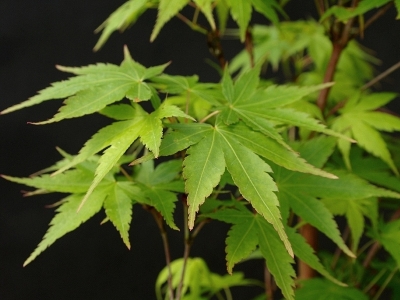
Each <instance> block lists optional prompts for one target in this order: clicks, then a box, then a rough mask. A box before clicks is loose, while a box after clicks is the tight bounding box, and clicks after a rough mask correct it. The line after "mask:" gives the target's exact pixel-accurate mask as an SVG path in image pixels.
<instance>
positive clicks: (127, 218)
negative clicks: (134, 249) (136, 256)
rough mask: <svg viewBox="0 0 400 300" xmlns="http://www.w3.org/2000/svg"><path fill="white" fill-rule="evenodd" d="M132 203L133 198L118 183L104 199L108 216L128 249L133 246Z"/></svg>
mask: <svg viewBox="0 0 400 300" xmlns="http://www.w3.org/2000/svg"><path fill="white" fill-rule="evenodd" d="M132 204H133V203H132V199H131V198H130V197H129V196H128V195H127V194H126V193H125V192H124V190H123V189H120V188H119V186H118V183H116V184H115V185H114V187H113V188H111V189H110V191H109V194H108V197H107V198H106V199H105V201H104V209H105V211H106V215H107V218H108V219H109V220H110V221H111V222H112V223H113V224H114V226H115V228H117V230H118V231H119V233H120V234H121V237H122V240H123V242H124V243H125V245H126V246H127V247H128V249H130V248H131V244H130V242H129V225H130V223H131V220H132Z"/></svg>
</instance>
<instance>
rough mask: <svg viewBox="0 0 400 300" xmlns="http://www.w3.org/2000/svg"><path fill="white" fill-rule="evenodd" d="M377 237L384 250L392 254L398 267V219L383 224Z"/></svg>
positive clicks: (399, 260)
mask: <svg viewBox="0 0 400 300" xmlns="http://www.w3.org/2000/svg"><path fill="white" fill-rule="evenodd" d="M377 239H378V241H379V242H381V243H382V245H383V247H384V248H385V250H386V251H387V252H389V253H390V255H391V256H393V258H394V259H395V261H396V263H397V266H398V267H400V252H399V247H400V242H399V241H400V220H395V221H391V222H388V223H386V224H383V225H382V226H381V228H380V232H379V235H378V237H377Z"/></svg>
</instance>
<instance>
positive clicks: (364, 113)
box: [332, 93, 400, 175]
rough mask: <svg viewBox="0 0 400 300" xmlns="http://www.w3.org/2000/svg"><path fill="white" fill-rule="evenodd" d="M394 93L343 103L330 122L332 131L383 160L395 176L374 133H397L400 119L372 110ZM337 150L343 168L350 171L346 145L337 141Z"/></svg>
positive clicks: (380, 140)
mask: <svg viewBox="0 0 400 300" xmlns="http://www.w3.org/2000/svg"><path fill="white" fill-rule="evenodd" d="M395 97H396V94H394V93H375V94H371V95H361V96H359V97H357V98H354V97H353V98H352V101H349V102H348V103H346V105H345V106H344V107H343V109H342V110H340V112H341V115H340V116H339V117H338V118H336V119H335V120H334V121H333V123H332V129H334V130H337V131H339V132H343V133H347V134H348V135H349V136H351V137H353V138H354V139H355V140H356V141H357V142H358V144H359V146H360V147H362V148H364V149H365V150H366V151H368V152H369V153H371V154H373V155H375V156H377V157H379V158H381V159H382V160H383V161H385V162H386V163H387V164H388V165H389V167H390V168H391V169H392V171H393V172H394V173H395V174H397V175H398V170H397V167H396V166H395V164H394V162H393V159H392V156H391V154H390V152H389V150H388V148H387V145H386V143H385V141H384V139H383V137H382V136H381V134H380V133H379V131H378V130H382V131H389V132H392V131H394V130H397V131H400V119H399V118H397V117H394V116H391V115H389V114H385V113H382V112H377V111H374V109H376V108H378V107H380V106H381V105H384V104H386V103H388V102H389V101H391V100H393V99H394V98H395ZM339 150H340V151H341V152H342V155H343V157H344V160H345V162H346V166H347V167H348V168H349V169H351V165H350V160H349V155H350V144H349V142H347V141H340V143H339Z"/></svg>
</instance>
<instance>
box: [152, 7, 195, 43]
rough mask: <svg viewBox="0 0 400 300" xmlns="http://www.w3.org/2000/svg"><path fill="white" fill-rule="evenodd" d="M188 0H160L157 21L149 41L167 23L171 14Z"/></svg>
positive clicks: (154, 37) (175, 12) (176, 11)
mask: <svg viewBox="0 0 400 300" xmlns="http://www.w3.org/2000/svg"><path fill="white" fill-rule="evenodd" d="M188 2H189V0H174V1H170V0H160V4H159V6H158V15H157V21H156V24H155V25H154V29H153V32H152V33H151V36H150V41H151V42H152V41H154V40H155V39H156V37H157V35H158V34H159V32H160V30H161V28H162V27H163V26H164V25H165V23H167V22H168V21H169V20H170V19H171V18H172V17H173V16H175V15H176V14H177V13H178V12H179V11H180V10H181V9H182V8H183V7H184V6H185V5H186V4H187V3H188Z"/></svg>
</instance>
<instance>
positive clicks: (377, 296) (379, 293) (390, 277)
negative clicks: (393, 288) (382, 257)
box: [372, 267, 399, 300]
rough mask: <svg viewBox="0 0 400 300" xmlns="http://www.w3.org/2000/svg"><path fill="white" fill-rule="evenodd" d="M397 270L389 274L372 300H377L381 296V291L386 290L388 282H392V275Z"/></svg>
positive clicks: (396, 269) (395, 269)
mask: <svg viewBox="0 0 400 300" xmlns="http://www.w3.org/2000/svg"><path fill="white" fill-rule="evenodd" d="M398 270H399V268H398V267H396V268H394V269H393V271H392V272H391V273H390V274H389V276H388V277H387V278H386V280H385V282H384V283H383V284H382V286H381V288H380V289H379V291H378V292H377V293H376V294H375V296H374V298H372V300H378V299H379V297H380V296H381V294H382V292H383V290H384V289H385V288H386V286H387V285H388V284H389V282H390V281H391V280H392V278H393V276H394V274H396V272H397V271H398Z"/></svg>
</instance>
